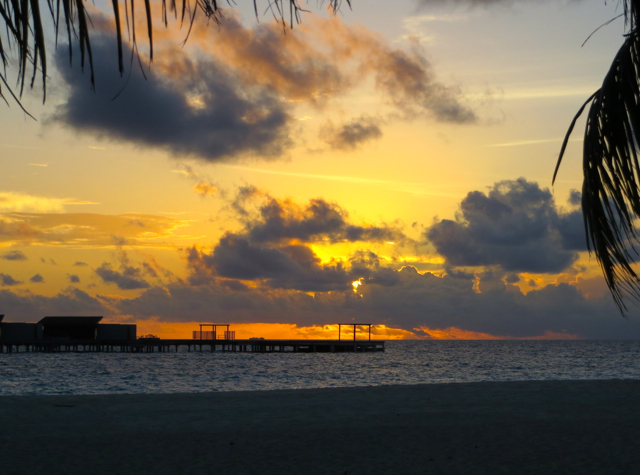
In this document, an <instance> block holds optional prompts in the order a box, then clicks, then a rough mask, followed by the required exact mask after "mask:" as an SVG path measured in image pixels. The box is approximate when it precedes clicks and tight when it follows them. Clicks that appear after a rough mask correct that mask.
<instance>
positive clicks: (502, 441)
mask: <svg viewBox="0 0 640 475" xmlns="http://www.w3.org/2000/svg"><path fill="white" fill-rule="evenodd" d="M639 394H640V381H620V380H614V381H541V382H507V383H469V384H441V385H419V386H384V387H367V388H341V389H313V390H287V391H255V392H227V393H209V394H171V395H107V396H19V397H14V396H6V397H1V398H0V427H1V431H0V432H1V435H0V472H1V473H3V474H5V475H9V474H49V475H56V474H110V475H115V474H120V475H122V474H134V473H135V474H147V473H148V474H156V475H158V474H201V473H202V474H205V473H207V474H214V473H225V474H285V473H286V474H298V473H305V474H378V473H379V474H396V473H397V474H401V473H402V474H404V473H435V474H439V473H456V474H457V473H460V474H500V473H504V474H533V473H537V474H556V473H557V474H569V473H576V474H590V473H593V474H617V473H619V474H630V473H640V436H639V435H638V431H639V430H640V429H639V428H640V404H639V403H638V395H639Z"/></svg>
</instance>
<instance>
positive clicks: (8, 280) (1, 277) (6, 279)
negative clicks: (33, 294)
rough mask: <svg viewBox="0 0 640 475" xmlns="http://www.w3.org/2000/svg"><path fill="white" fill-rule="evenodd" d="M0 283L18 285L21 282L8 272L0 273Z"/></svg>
mask: <svg viewBox="0 0 640 475" xmlns="http://www.w3.org/2000/svg"><path fill="white" fill-rule="evenodd" d="M0 281H1V282H0V285H4V286H7V287H9V286H12V285H18V284H21V283H22V282H20V281H19V280H15V279H14V278H13V277H11V276H10V275H9V274H3V273H0Z"/></svg>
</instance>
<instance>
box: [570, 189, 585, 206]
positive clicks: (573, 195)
mask: <svg viewBox="0 0 640 475" xmlns="http://www.w3.org/2000/svg"><path fill="white" fill-rule="evenodd" d="M569 204H571V205H573V206H581V205H582V193H581V192H579V191H578V190H571V191H570V192H569Z"/></svg>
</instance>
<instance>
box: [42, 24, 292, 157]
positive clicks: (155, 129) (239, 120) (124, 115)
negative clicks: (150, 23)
mask: <svg viewBox="0 0 640 475" xmlns="http://www.w3.org/2000/svg"><path fill="white" fill-rule="evenodd" d="M114 41H115V40H114V39H113V38H112V37H110V36H109V35H106V34H102V35H100V34H96V35H94V36H92V42H91V48H92V52H93V58H94V68H95V73H96V84H97V86H96V91H95V92H94V91H92V90H91V89H90V88H89V87H88V84H87V77H86V76H85V75H83V74H82V72H81V71H80V67H79V65H76V66H74V67H71V68H70V67H69V64H68V54H67V51H66V50H65V48H64V47H61V48H59V49H58V50H57V51H56V53H55V59H56V64H57V67H58V69H59V70H60V71H61V73H62V77H63V79H64V80H65V82H66V84H67V85H68V86H69V91H70V93H69V97H68V98H67V101H66V102H65V103H64V104H62V105H61V106H59V107H58V109H57V111H56V113H55V114H54V115H53V117H52V118H51V120H53V121H56V122H60V123H63V124H65V125H67V126H69V127H71V128H73V129H75V130H78V131H85V132H91V133H94V134H95V135H97V136H99V137H105V138H109V139H112V140H116V141H122V140H125V141H130V142H133V143H137V144H141V145H146V146H151V147H157V148H162V149H166V150H168V151H169V152H171V153H172V154H174V155H189V156H194V157H199V158H202V159H204V160H207V161H219V160H224V159H231V158H236V157H238V156H241V155H252V156H260V157H276V156H279V155H281V154H282V153H283V152H284V150H285V149H286V148H287V147H288V146H289V145H290V139H289V135H288V129H289V120H290V117H289V113H288V111H287V106H286V104H285V102H284V101H282V100H281V99H280V98H278V97H277V96H276V95H274V94H273V93H271V92H269V91H268V90H267V89H265V88H264V87H259V86H255V85H251V84H246V83H244V82H243V81H242V80H241V79H240V78H239V77H237V76H236V75H234V73H233V72H232V71H231V70H229V69H228V68H226V67H224V66H223V65H221V64H219V63H216V62H213V61H211V60H209V61H204V60H202V61H190V60H189V59H187V58H186V55H181V62H180V63H176V64H175V65H171V64H168V65H167V67H166V68H165V69H162V68H160V67H156V68H152V69H151V70H150V71H148V72H147V73H146V74H147V79H148V80H145V79H144V78H143V77H142V74H141V73H140V71H139V70H138V69H137V68H132V71H131V74H130V76H129V77H128V78H127V79H126V81H125V80H123V79H122V78H120V77H119V76H118V73H117V71H118V68H117V64H116V61H117V55H114V54H113V51H112V49H113V44H114ZM125 48H126V46H125ZM130 54H131V51H129V50H125V52H124V55H125V57H128V56H129V55H130ZM167 54H169V53H167ZM172 66H173V67H172ZM120 90H121V91H122V92H121V94H120V96H119V97H118V98H117V99H115V100H113V99H114V96H115V95H116V94H117V93H118V92H119V91H120Z"/></svg>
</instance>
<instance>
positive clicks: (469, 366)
mask: <svg viewBox="0 0 640 475" xmlns="http://www.w3.org/2000/svg"><path fill="white" fill-rule="evenodd" d="M613 378H620V379H640V341H420V342H413V341H400V342H388V343H387V351H386V352H385V353H377V354H335V353H334V354H326V353H324V354H323V353H315V354H300V353H296V354H292V353H289V354H276V353H273V354H250V353H235V354H234V353H225V354H222V353H219V352H218V353H213V354H212V353H206V352H205V353H197V352H196V353H157V354H119V353H110V354H107V353H87V354H78V353H66V354H65V353H60V354H43V353H13V354H6V353H5V354H0V395H39V394H110V393H175V392H208V391H244V390H254V389H296V388H324V387H345V386H377V385H389V384H417V383H450V382H468V381H516V380H543V379H613Z"/></svg>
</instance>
